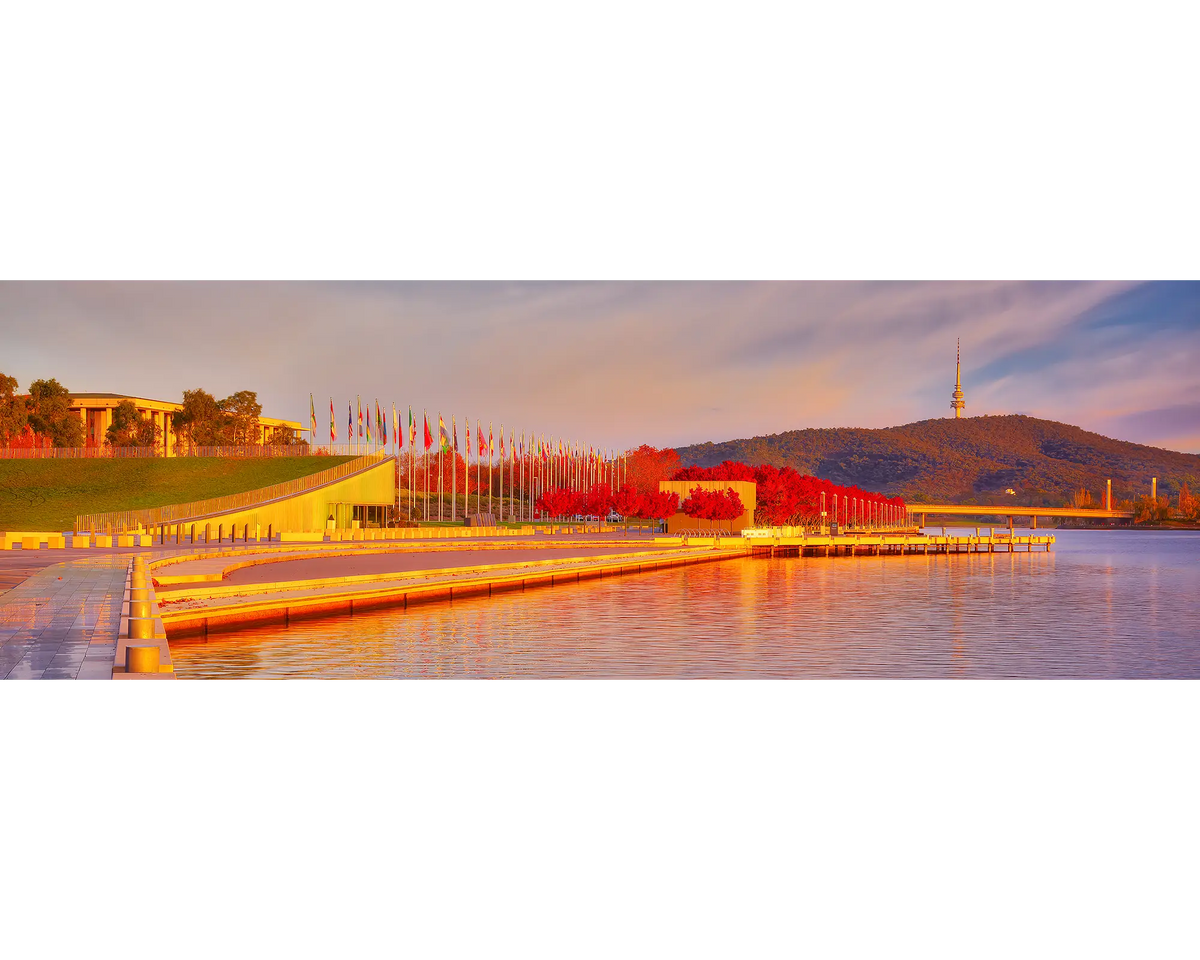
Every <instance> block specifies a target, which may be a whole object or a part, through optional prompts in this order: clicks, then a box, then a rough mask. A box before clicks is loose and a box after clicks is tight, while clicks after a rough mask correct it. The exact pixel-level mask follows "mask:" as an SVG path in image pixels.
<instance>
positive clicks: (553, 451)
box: [308, 394, 629, 522]
mask: <svg viewBox="0 0 1200 960" xmlns="http://www.w3.org/2000/svg"><path fill="white" fill-rule="evenodd" d="M356 400H357V405H358V436H357V440H356V438H355V408H354V404H352V403H349V402H347V422H346V430H347V434H348V438H349V441H350V444H351V445H353V446H354V447H355V448H356V449H358V447H359V446H360V445H361V444H362V442H363V440H364V436H365V441H366V443H365V446H366V448H367V449H368V450H371V451H373V452H379V451H380V450H381V449H382V451H384V452H386V451H387V449H388V446H389V443H388V430H387V428H388V424H387V413H386V408H381V407H380V406H379V401H378V400H376V401H375V430H374V433H372V430H371V408H370V404H369V403H368V405H367V416H366V419H365V420H364V418H363V407H362V398H361V397H358V398H356ZM308 402H309V433H310V438H311V441H312V443H313V444H315V443H316V434H317V412H316V407H315V405H314V402H313V397H312V394H309V398H308ZM437 419H438V433H437V437H436V438H435V437H434V435H433V432H432V431H431V429H430V426H429V414H428V411H426V410H424V409H423V410H422V411H421V420H422V424H423V428H424V429H423V431H422V441H423V445H424V454H423V457H424V467H425V470H424V474H425V476H424V480H425V482H424V488H425V492H424V519H425V520H429V519H431V518H430V516H429V455H430V450H431V449H432V448H433V446H434V444H435V439H436V445H437V454H438V516H437V519H438V520H439V521H441V520H442V519H443V516H442V511H443V502H444V498H443V480H444V468H443V463H442V456H443V454H451V457H450V461H451V479H450V489H451V491H452V493H453V496H452V497H451V501H450V520H451V521H452V522H455V521H457V519H458V515H457V512H458V510H457V508H458V455H459V453H460V452H464V453H465V456H464V467H465V468H466V471H467V475H466V477H465V478H464V480H465V483H464V488H465V489H466V498H467V499H466V503H467V505H469V503H470V486H471V484H470V468H471V423H470V420H469V418H464V419H463V426H464V427H465V429H466V444H465V448H464V451H460V450H459V446H458V420H457V418H456V417H453V416H452V417H451V418H450V423H451V431H450V432H449V433H447V431H446V421H445V420H443V419H442V415H441V413H439V414H438V418H437ZM403 427H404V424H403V421H402V420H401V418H400V414H399V412H398V411H397V409H396V405H395V404H394V403H393V404H392V434H391V437H392V439H391V448H392V452H393V453H394V454H396V455H400V454H402V453H403V452H404V450H405V439H404V434H405V430H404V429H403ZM364 428H365V430H364ZM475 429H476V437H477V446H478V450H477V453H476V457H475V495H476V512H482V494H481V493H480V490H481V488H482V467H483V458H484V456H485V455H486V457H487V468H488V509H487V512H488V513H489V514H490V513H492V509H493V501H492V486H493V484H492V480H493V474H492V471H493V466H494V465H495V454H496V442H495V440H496V438H495V437H494V436H493V433H492V424H491V423H489V424H488V433H487V439H486V440H485V439H484V437H483V425H482V423H481V422H480V421H479V420H476V421H475ZM407 433H408V447H407V450H408V455H409V463H408V468H409V484H408V493H409V516H410V517H411V516H412V514H413V511H414V509H415V502H414V499H415V494H416V457H417V456H418V453H417V421H416V419H415V418H414V417H413V411H412V407H409V408H408V430H407ZM525 440H526V433H525V431H524V430H522V431H521V438H520V447H519V448H518V446H517V436H516V430H515V429H512V430H510V432H509V441H508V447H507V457H508V461H509V494H510V495H509V519H510V520H512V519H520V520H525V519H529V520H532V519H533V514H534V512H535V505H536V502H537V495H538V492H539V491H543V492H544V491H545V490H548V489H552V488H555V487H563V488H566V489H569V490H574V491H580V492H582V491H586V490H588V489H591V487H592V486H594V485H596V484H602V485H606V486H609V487H610V489H611V491H612V492H614V493H615V492H616V491H617V490H618V489H619V488H620V487H622V486H624V484H625V482H626V480H627V473H628V465H629V464H628V455H627V454H624V453H618V452H616V451H613V450H608V451H603V450H600V449H598V448H596V447H593V446H589V445H585V444H581V443H577V442H574V441H564V440H562V439H561V438H560V439H558V440H557V441H556V440H555V438H554V437H551V438H550V440H549V442H547V440H546V436H545V434H544V433H543V434H541V436H540V437H539V436H537V435H531V436H530V439H529V445H528V446H526V442H525ZM499 441H500V458H499V464H498V465H499V472H500V490H499V496H498V498H497V501H498V505H499V510H500V520H501V521H503V520H504V461H505V456H506V449H505V443H504V424H501V425H500V434H499ZM337 442H338V433H337V415H336V413H335V410H334V404H333V397H330V398H329V443H330V446H331V447H332V446H333V445H334V444H336V443H337ZM518 466H519V468H520V478H519V484H520V491H521V498H520V501H519V503H520V507H519V508H518V506H517V504H518V500H517V485H518V477H517V469H518ZM527 471H528V483H527V482H526V480H527V477H526V473H527ZM526 508H528V510H526ZM464 510H465V507H464Z"/></svg>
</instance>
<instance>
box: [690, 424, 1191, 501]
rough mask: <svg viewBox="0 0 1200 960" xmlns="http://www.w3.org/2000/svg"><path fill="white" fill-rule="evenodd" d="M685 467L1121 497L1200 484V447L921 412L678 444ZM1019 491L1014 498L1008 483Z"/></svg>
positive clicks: (963, 494)
mask: <svg viewBox="0 0 1200 960" xmlns="http://www.w3.org/2000/svg"><path fill="white" fill-rule="evenodd" d="M677 450H678V453H679V456H680V459H681V460H682V462H683V465H684V466H690V465H692V464H697V465H699V466H702V467H709V466H713V465H715V464H718V463H720V462H721V461H723V460H740V461H742V462H744V463H749V464H759V463H772V464H775V465H776V466H791V467H795V468H796V469H797V470H799V471H800V472H801V473H807V474H811V475H813V476H817V477H821V478H822V479H826V480H831V481H833V482H834V483H838V484H857V485H858V486H859V487H861V488H863V489H865V490H874V491H878V492H880V493H886V494H888V495H889V496H894V495H896V494H899V495H901V496H903V497H904V498H905V499H906V500H908V501H910V502H919V501H922V500H923V501H925V502H927V503H928V502H935V503H936V502H964V503H991V502H1000V501H1001V500H1003V501H1005V502H1009V503H1013V502H1016V503H1020V504H1025V505H1042V504H1045V505H1050V506H1061V505H1063V504H1064V503H1067V502H1069V501H1070V499H1071V496H1072V494H1073V492H1074V491H1076V490H1079V489H1085V490H1088V491H1090V492H1091V493H1092V495H1093V496H1094V497H1096V498H1097V500H1098V499H1099V498H1100V496H1101V495H1102V493H1103V490H1104V483H1105V480H1106V479H1109V478H1111V479H1112V482H1113V500H1114V502H1116V501H1120V500H1129V499H1134V498H1137V497H1140V496H1143V495H1145V494H1149V492H1150V478H1151V477H1158V492H1159V495H1160V496H1163V495H1165V496H1170V497H1171V498H1172V500H1174V499H1175V497H1176V496H1177V494H1178V489H1179V485H1180V483H1183V482H1186V483H1187V484H1188V486H1189V487H1190V488H1191V490H1192V492H1193V493H1194V492H1195V491H1196V490H1197V488H1198V487H1200V455H1197V454H1190V453H1176V452H1175V451H1172V450H1161V449H1159V448H1158V447H1146V446H1142V445H1141V444H1138V443H1127V442H1125V441H1123V440H1112V439H1109V438H1108V437H1102V436H1100V434H1098V433H1089V432H1088V431H1086V430H1082V429H1080V428H1079V427H1073V426H1071V425H1069V424H1066V423H1056V422H1055V421H1053V420H1038V419H1035V418H1034V417H1026V416H1020V415H1013V416H997V417H964V418H963V419H961V420H955V419H953V418H943V419H938V420H921V421H919V422H917V423H908V424H905V425H904V426H900V427H887V428H885V429H883V430H867V429H859V428H852V427H838V428H834V429H819V430H818V429H810V430H790V431H788V432H787V433H779V434H775V435H774V436H769V437H754V438H753V439H749V440H726V441H724V442H723V443H711V442H710V443H698V444H693V445H692V446H688V447H679V448H677ZM1010 488H1011V489H1012V490H1014V491H1015V497H1014V496H1013V495H1009V494H1007V493H1006V492H1005V491H1006V490H1007V489H1010Z"/></svg>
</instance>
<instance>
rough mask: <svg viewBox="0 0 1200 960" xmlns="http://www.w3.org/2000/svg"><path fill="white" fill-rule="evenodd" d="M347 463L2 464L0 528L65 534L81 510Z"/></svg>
mask: <svg viewBox="0 0 1200 960" xmlns="http://www.w3.org/2000/svg"><path fill="white" fill-rule="evenodd" d="M353 459H354V458H353V457H262V458H255V459H247V460H236V459H232V458H225V457H179V458H175V457H172V458H169V459H161V460H160V459H145V460H140V459H139V460H132V459H131V460H0V530H70V529H71V527H72V525H73V524H74V523H75V517H76V516H77V515H78V514H81V513H100V512H105V511H110V510H139V509H142V508H144V507H164V506H168V505H169V504H173V503H190V502H191V501H193V500H207V499H208V498H209V497H223V496H226V495H227V494H231V493H243V492H244V491H246V490H257V489H258V488H259V487H269V486H270V485H271V484H273V483H282V482H283V481H285V480H294V479H296V478H297V477H303V476H307V475H308V474H310V473H319V472H320V471H322V470H328V469H329V468H331V467H336V466H337V465H338V464H340V463H345V462H346V461H347V460H353Z"/></svg>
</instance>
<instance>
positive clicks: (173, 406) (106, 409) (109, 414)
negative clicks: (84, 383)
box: [71, 393, 304, 457]
mask: <svg viewBox="0 0 1200 960" xmlns="http://www.w3.org/2000/svg"><path fill="white" fill-rule="evenodd" d="M125 400H130V401H132V402H133V405H134V406H135V407H137V411H138V415H139V416H141V417H143V418H146V419H149V420H151V421H152V422H153V423H155V424H156V425H157V426H158V427H159V428H160V429H161V430H162V440H163V443H162V446H163V447H165V455H166V456H168V457H173V456H175V431H174V430H173V429H172V428H171V414H173V413H175V412H176V411H178V410H182V409H183V404H182V403H172V402H171V401H169V400H148V399H146V398H145V397H130V396H126V395H125V394H123V393H73V394H71V412H72V413H74V414H76V415H78V416H79V418H80V419H81V420H82V421H83V431H84V443H85V444H86V445H87V446H89V447H100V446H103V445H104V435H105V433H106V432H107V430H108V428H109V427H110V426H112V419H113V410H115V409H116V407H117V405H118V404H120V403H122V402H124V401H125ZM277 427H282V428H283V429H285V430H289V431H291V435H292V436H293V437H297V438H302V437H303V433H304V428H303V427H302V425H301V424H300V423H298V422H296V421H295V420H277V419H275V418H274V417H259V418H258V439H257V440H256V441H255V443H266V442H268V441H269V439H270V437H271V435H272V434H273V433H274V431H275V428H277Z"/></svg>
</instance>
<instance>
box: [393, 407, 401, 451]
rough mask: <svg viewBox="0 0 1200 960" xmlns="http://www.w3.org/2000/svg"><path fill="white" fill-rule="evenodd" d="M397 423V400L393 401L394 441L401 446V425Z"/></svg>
mask: <svg viewBox="0 0 1200 960" xmlns="http://www.w3.org/2000/svg"><path fill="white" fill-rule="evenodd" d="M397 423H398V421H397V420H396V404H395V402H393V403H392V442H393V443H395V444H396V445H397V446H399V444H400V427H399V426H398V425H397Z"/></svg>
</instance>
